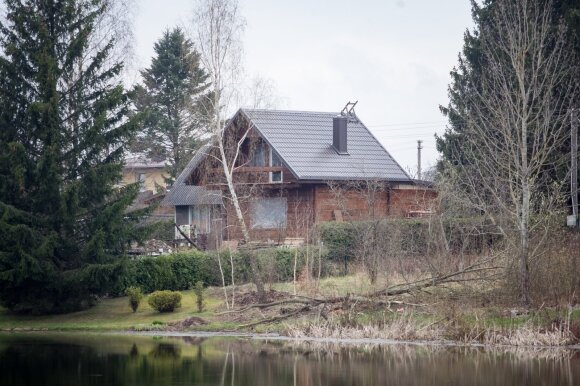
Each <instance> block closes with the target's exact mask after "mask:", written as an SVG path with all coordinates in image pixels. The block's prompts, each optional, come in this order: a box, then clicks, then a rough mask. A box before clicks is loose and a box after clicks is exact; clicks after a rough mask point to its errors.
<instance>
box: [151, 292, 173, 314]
mask: <svg viewBox="0 0 580 386" xmlns="http://www.w3.org/2000/svg"><path fill="white" fill-rule="evenodd" d="M147 302H148V303H149V305H150V306H151V308H153V309H154V310H156V311H159V312H173V311H174V310H175V309H176V308H179V307H181V293H179V292H176V291H155V292H153V293H152V294H151V295H149V299H147Z"/></svg>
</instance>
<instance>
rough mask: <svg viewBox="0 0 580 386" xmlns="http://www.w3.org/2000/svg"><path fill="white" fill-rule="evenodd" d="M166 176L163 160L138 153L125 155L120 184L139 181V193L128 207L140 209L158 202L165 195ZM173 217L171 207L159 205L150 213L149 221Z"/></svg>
mask: <svg viewBox="0 0 580 386" xmlns="http://www.w3.org/2000/svg"><path fill="white" fill-rule="evenodd" d="M167 176H168V173H167V172H166V171H165V161H163V160H161V161H155V160H151V159H149V158H147V157H144V156H140V155H139V156H138V155H133V156H130V157H127V159H125V165H124V166H123V177H122V182H121V183H122V185H128V184H132V183H135V182H139V183H140V191H139V195H138V196H137V199H136V201H135V202H134V203H133V205H131V207H130V208H129V209H130V210H132V209H141V208H145V207H148V206H150V205H153V204H156V203H159V202H160V201H161V200H162V199H163V198H164V197H165V192H166V188H167V184H166V183H165V178H166V177H167ZM173 217H174V216H173V209H172V208H167V207H162V206H159V207H157V208H156V209H155V211H154V212H153V213H152V214H151V216H150V221H156V220H168V219H169V220H173Z"/></svg>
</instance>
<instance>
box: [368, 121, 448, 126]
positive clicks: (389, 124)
mask: <svg viewBox="0 0 580 386" xmlns="http://www.w3.org/2000/svg"><path fill="white" fill-rule="evenodd" d="M434 123H447V121H430V122H406V123H405V122H402V123H382V124H376V125H367V127H386V126H416V125H431V124H434Z"/></svg>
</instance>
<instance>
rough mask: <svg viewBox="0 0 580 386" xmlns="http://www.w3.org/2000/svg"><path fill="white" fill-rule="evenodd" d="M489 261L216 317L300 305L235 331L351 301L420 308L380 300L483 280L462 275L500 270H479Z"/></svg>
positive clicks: (400, 302)
mask: <svg viewBox="0 0 580 386" xmlns="http://www.w3.org/2000/svg"><path fill="white" fill-rule="evenodd" d="M491 261H492V259H488V260H485V261H480V262H478V263H475V264H472V265H470V266H468V267H466V268H464V269H462V270H459V271H455V272H452V273H448V274H442V275H438V276H434V277H429V278H425V279H421V280H417V281H414V282H410V283H409V282H407V283H400V284H395V285H393V286H390V287H387V288H384V289H382V290H379V291H375V292H371V293H368V294H364V295H359V296H353V295H351V294H348V295H346V296H337V297H332V298H326V299H319V298H309V297H306V296H296V297H294V298H292V299H286V300H279V301H274V302H269V303H257V304H251V305H249V306H246V307H243V308H240V309H237V310H230V311H225V312H221V313H220V314H219V315H225V314H232V313H243V312H246V311H249V310H251V309H260V310H263V309H268V308H272V307H276V306H280V305H285V304H300V305H302V307H299V308H297V309H295V310H292V311H290V312H288V313H286V314H283V315H278V316H275V317H271V318H265V319H262V320H259V321H257V322H253V323H250V324H245V325H241V326H239V328H247V327H254V326H257V325H259V324H267V323H273V322H277V321H280V320H283V319H288V318H290V317H293V316H296V315H299V314H302V313H304V312H308V311H311V310H312V309H314V308H316V307H318V306H320V305H331V304H339V303H343V306H342V307H340V308H345V307H347V305H348V304H350V302H351V301H355V302H357V303H367V304H368V303H370V304H374V305H377V306H387V307H388V308H390V306H391V304H399V305H408V306H414V307H421V306H422V305H421V304H413V303H405V302H402V301H395V300H384V299H381V298H383V297H391V296H397V295H404V294H409V293H411V292H413V291H420V290H424V289H426V288H429V287H435V286H438V285H442V284H449V283H458V282H465V281H477V280H482V279H485V278H481V277H477V278H464V277H462V276H463V275H466V274H474V273H481V272H486V271H494V270H498V269H501V268H503V267H499V266H491V267H483V265H485V264H488V263H490V262H491Z"/></svg>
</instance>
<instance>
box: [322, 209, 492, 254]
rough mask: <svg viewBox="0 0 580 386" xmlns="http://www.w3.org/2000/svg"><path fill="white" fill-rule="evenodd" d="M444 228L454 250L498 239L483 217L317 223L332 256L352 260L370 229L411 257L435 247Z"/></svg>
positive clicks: (387, 245)
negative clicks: (439, 220)
mask: <svg viewBox="0 0 580 386" xmlns="http://www.w3.org/2000/svg"><path fill="white" fill-rule="evenodd" d="M430 226H431V229H430V228H429V227H430ZM441 230H444V231H445V238H446V239H447V241H448V244H449V248H450V249H451V250H452V251H460V250H461V251H463V252H468V251H469V252H473V253H479V252H481V250H482V249H483V248H484V247H485V246H486V245H487V246H489V245H491V244H493V243H497V242H498V237H497V236H492V233H493V226H492V225H491V224H488V223H487V222H486V221H485V220H483V219H482V218H469V219H464V218H463V219H458V218H446V219H443V220H442V221H441V223H439V222H437V223H432V224H430V222H429V219H426V218H423V219H421V218H415V219H402V218H393V219H381V220H376V221H356V222H325V223H320V224H318V226H317V228H316V229H315V233H316V234H317V236H318V237H319V238H320V240H321V241H323V242H324V246H325V247H326V248H327V250H328V258H329V259H331V260H335V261H344V260H345V259H346V260H347V261H351V260H353V259H354V258H356V257H357V253H358V251H359V250H360V247H361V241H362V240H365V239H366V240H367V241H368V235H369V232H371V231H372V232H376V234H377V235H378V238H377V240H376V242H377V243H378V244H385V248H393V247H396V249H397V251H398V252H399V253H401V254H403V255H409V256H412V255H422V254H425V253H427V252H428V249H429V246H430V245H431V246H433V247H435V245H434V244H435V243H436V242H437V237H438V235H437V233H438V232H441ZM365 236H366V237H365ZM394 244H397V245H396V246H395V245H394Z"/></svg>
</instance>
